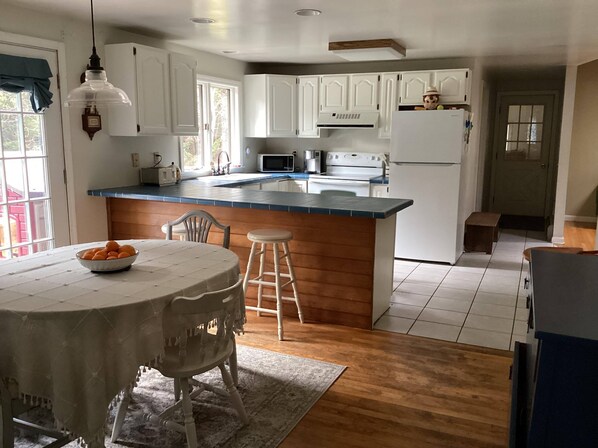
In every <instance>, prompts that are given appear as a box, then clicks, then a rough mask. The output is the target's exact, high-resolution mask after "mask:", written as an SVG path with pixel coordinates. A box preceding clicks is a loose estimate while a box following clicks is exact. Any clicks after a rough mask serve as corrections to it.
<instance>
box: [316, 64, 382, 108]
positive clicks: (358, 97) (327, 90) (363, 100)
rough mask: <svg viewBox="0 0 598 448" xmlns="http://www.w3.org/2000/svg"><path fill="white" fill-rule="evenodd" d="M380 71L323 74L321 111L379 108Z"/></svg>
mask: <svg viewBox="0 0 598 448" xmlns="http://www.w3.org/2000/svg"><path fill="white" fill-rule="evenodd" d="M378 77H379V75H378V73H366V74H355V75H322V77H321V79H320V112H352V111H360V112H366V111H375V110H378Z"/></svg>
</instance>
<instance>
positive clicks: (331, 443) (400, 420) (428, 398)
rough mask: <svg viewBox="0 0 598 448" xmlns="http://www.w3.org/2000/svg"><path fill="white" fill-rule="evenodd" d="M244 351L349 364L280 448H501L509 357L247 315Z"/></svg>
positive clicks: (505, 425) (504, 437) (390, 335)
mask: <svg viewBox="0 0 598 448" xmlns="http://www.w3.org/2000/svg"><path fill="white" fill-rule="evenodd" d="M245 330H246V331H245V334H244V335H242V336H240V337H239V338H238V339H237V341H238V343H239V344H242V345H249V346H252V347H258V348H263V349H267V350H273V351H278V352H283V353H288V354H292V355H297V356H302V357H307V358H313V359H319V360H323V361H328V362H333V363H337V364H342V365H345V366H347V369H346V370H345V372H344V373H343V374H342V375H341V377H340V378H339V379H338V380H337V381H336V382H335V383H334V384H333V385H332V387H330V389H328V391H327V392H326V393H325V394H324V395H323V397H322V398H321V399H320V400H319V401H318V402H317V403H316V404H315V405H314V406H313V407H312V408H311V410H310V411H309V412H308V413H307V414H306V416H305V417H304V418H303V419H302V420H301V422H300V423H299V424H298V425H297V426H296V427H295V428H294V430H293V431H292V432H291V433H290V434H289V436H288V437H287V438H286V439H285V440H284V442H283V443H282V444H281V447H283V448H299V447H301V448H303V447H308V446H309V447H318V448H326V447H376V448H383V447H389V448H390V447H392V448H412V447H417V448H420V447H429V448H432V447H434V448H439V447H451V448H484V447H506V446H507V430H508V411H509V403H510V395H509V394H510V381H509V367H510V365H511V356H512V354H511V353H510V352H506V351H505V352H503V351H500V350H493V349H485V348H481V347H474V346H467V345H464V344H456V343H451V342H444V341H436V340H432V339H425V338H420V337H417V336H409V335H401V334H396V333H389V332H384V331H376V330H374V331H369V330H359V329H354V328H348V327H341V326H335V325H327V324H310V323H306V324H303V325H301V324H300V323H299V321H298V320H296V319H293V318H289V319H285V337H287V338H288V339H287V340H285V341H283V342H279V341H278V340H277V336H276V319H275V318H274V317H270V316H267V317H266V316H263V317H256V316H255V313H253V312H250V313H249V316H248V323H247V325H246V327H245Z"/></svg>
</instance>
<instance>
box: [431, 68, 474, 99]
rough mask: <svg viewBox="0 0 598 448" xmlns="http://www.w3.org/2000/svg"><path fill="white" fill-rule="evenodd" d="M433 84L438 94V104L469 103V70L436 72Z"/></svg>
mask: <svg viewBox="0 0 598 448" xmlns="http://www.w3.org/2000/svg"><path fill="white" fill-rule="evenodd" d="M434 83H435V84H436V88H437V89H438V93H440V99H439V101H440V103H442V104H463V103H467V104H468V103H469V98H468V95H467V92H468V87H469V70H438V71H437V72H436V80H435V81H434Z"/></svg>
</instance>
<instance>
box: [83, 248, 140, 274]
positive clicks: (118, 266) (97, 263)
mask: <svg viewBox="0 0 598 448" xmlns="http://www.w3.org/2000/svg"><path fill="white" fill-rule="evenodd" d="M88 250H89V249H84V250H80V251H79V252H77V260H79V263H81V266H83V267H85V268H87V269H89V270H90V271H91V272H115V271H124V270H125V269H128V268H129V267H130V266H131V265H132V264H133V263H134V262H135V260H136V259H137V255H139V251H138V250H136V251H135V255H131V256H130V257H126V258H116V259H114V260H84V259H83V258H81V257H82V256H83V254H84V253H85V252H87V251H88Z"/></svg>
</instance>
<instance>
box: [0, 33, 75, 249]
mask: <svg viewBox="0 0 598 448" xmlns="http://www.w3.org/2000/svg"><path fill="white" fill-rule="evenodd" d="M0 51H1V52H3V53H5V54H14V55H16V56H26V57H43V58H45V59H48V62H49V63H50V67H51V69H52V73H57V64H56V52H55V51H44V50H39V49H29V48H25V47H17V46H12V45H6V44H2V43H0ZM51 82H52V89H51V90H52V92H53V93H54V97H53V100H54V103H53V104H52V105H51V106H50V108H49V110H48V111H46V112H44V113H42V114H36V113H34V112H33V110H32V109H31V103H30V99H29V93H27V92H22V93H19V94H17V93H11V92H6V91H2V90H0V260H1V259H8V258H14V257H21V256H24V255H29V254H32V253H35V252H40V251H43V250H47V249H50V248H53V247H56V246H60V245H64V244H69V242H70V238H69V225H68V211H67V210H68V208H67V205H66V186H65V184H64V174H63V170H64V149H63V146H62V125H61V116H60V115H61V114H60V95H59V94H58V90H57V88H56V80H55V78H52V79H51Z"/></svg>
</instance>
